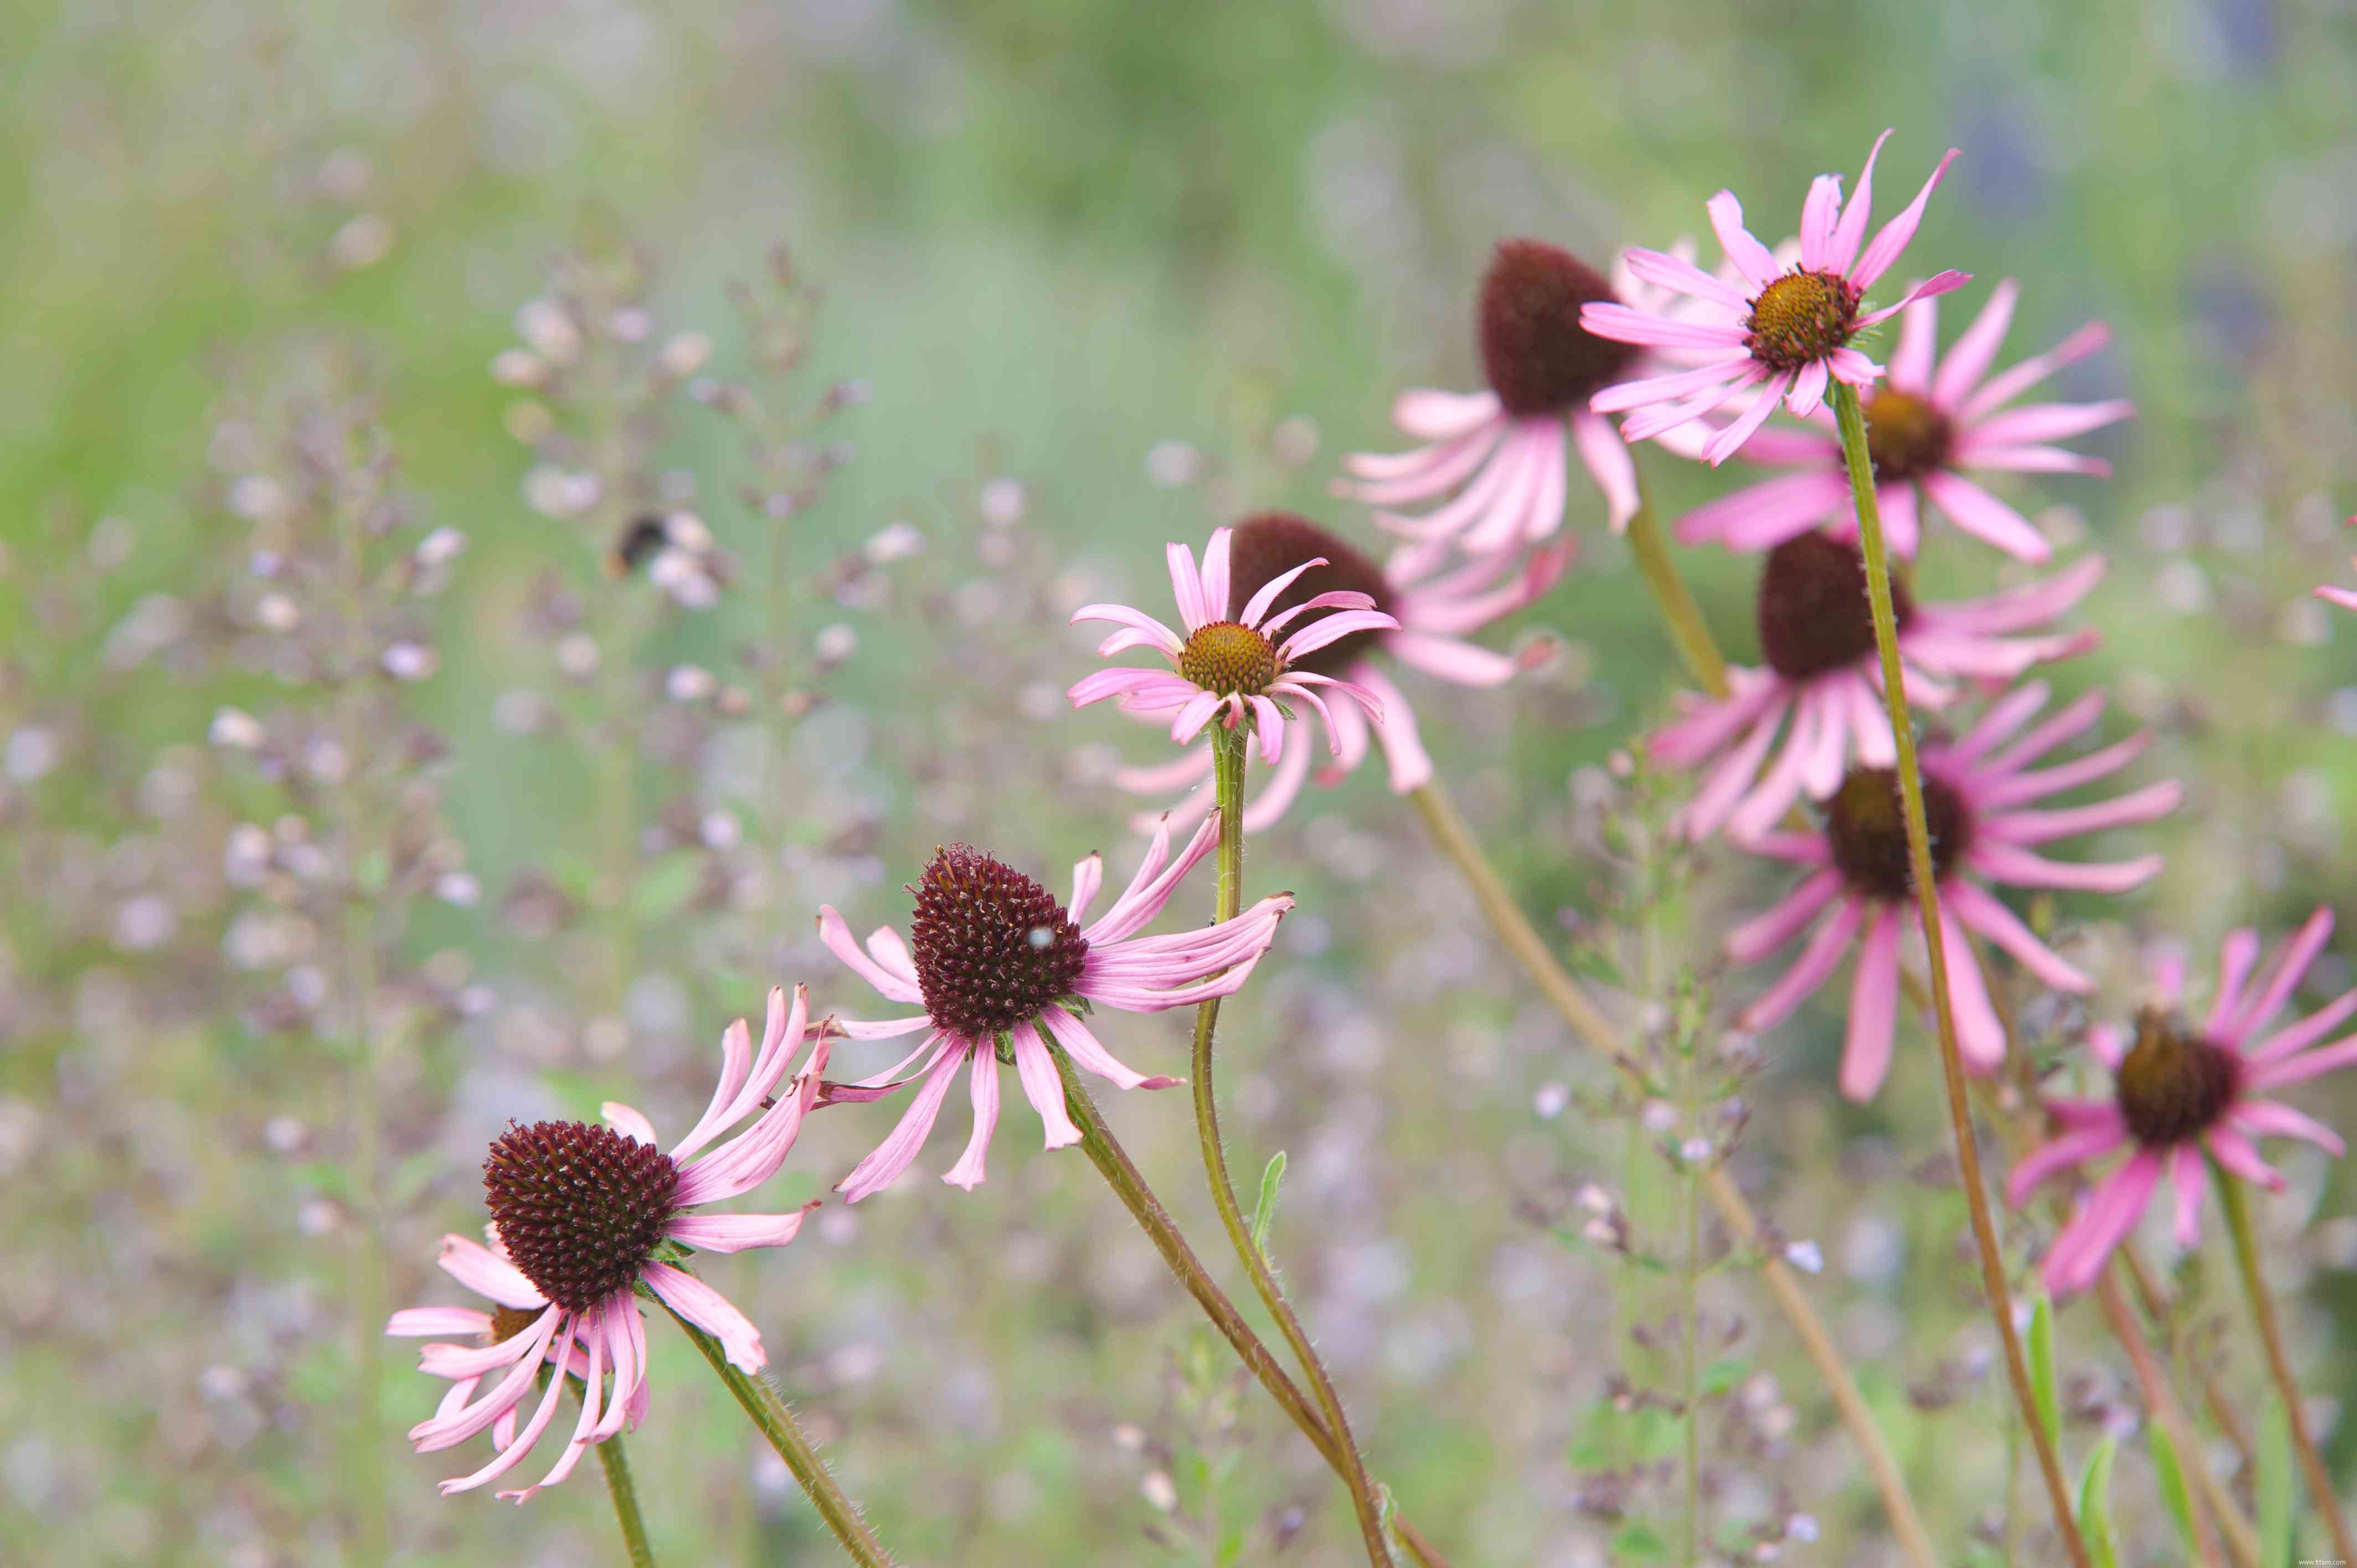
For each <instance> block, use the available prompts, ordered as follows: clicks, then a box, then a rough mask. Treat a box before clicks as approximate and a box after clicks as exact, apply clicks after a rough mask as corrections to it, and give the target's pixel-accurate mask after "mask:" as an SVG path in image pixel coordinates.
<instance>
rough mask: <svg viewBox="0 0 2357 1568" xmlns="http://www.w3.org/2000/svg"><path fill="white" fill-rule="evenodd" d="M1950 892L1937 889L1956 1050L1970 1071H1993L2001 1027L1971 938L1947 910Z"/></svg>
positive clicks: (2001, 1055)
mask: <svg viewBox="0 0 2357 1568" xmlns="http://www.w3.org/2000/svg"><path fill="white" fill-rule="evenodd" d="M1952 892H1953V888H1952V887H1950V886H1942V887H1941V889H1940V899H1939V905H1940V936H1941V942H1940V947H1941V951H1942V953H1943V956H1944V957H1945V958H1946V959H1947V966H1946V967H1947V972H1948V1007H1949V1011H1950V1012H1951V1013H1953V1015H1954V1016H1955V1020H1956V1050H1957V1052H1958V1054H1959V1055H1961V1056H1962V1057H1963V1058H1964V1066H1965V1067H1967V1068H1969V1069H1972V1070H1973V1071H1975V1072H1984V1073H1985V1072H1994V1071H1996V1068H1997V1064H1999V1063H2000V1062H2002V1061H2004V1060H2005V1026H2004V1025H2003V1024H2002V1023H2000V1022H1999V1021H1998V1020H1997V1015H1996V1006H1995V1005H1994V1004H1991V1003H1990V1001H1989V993H1988V987H1987V985H1986V984H1985V983H1983V982H1982V980H1981V965H1980V961H1979V960H1978V959H1977V958H1975V956H1974V955H1973V944H1972V939H1971V938H1970V937H1968V936H1967V935H1965V933H1964V922H1963V920H1961V919H1960V918H1957V916H1956V914H1955V911H1954V910H1953V908H1951V907H1950V905H1951V894H1952Z"/></svg>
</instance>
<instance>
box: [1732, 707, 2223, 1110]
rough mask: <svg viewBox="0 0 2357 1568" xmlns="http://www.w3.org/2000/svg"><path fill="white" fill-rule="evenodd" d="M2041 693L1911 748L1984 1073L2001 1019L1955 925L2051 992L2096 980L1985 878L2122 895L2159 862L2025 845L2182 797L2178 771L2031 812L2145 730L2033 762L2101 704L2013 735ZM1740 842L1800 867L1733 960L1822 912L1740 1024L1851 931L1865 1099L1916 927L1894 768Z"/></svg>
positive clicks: (1856, 1047) (1848, 1078)
mask: <svg viewBox="0 0 2357 1568" xmlns="http://www.w3.org/2000/svg"><path fill="white" fill-rule="evenodd" d="M2046 696H2047V691H2046V688H2045V686H2044V685H2042V684H2040V683H2037V682H2032V683H2031V684H2029V685H2027V686H2024V687H2021V688H2020V689H2019V690H2018V691H2015V692H2013V693H2009V694H2008V695H2007V696H2006V697H2005V698H2004V699H2003V700H2002V701H2000V702H1998V703H1995V704H1993V705H1992V706H1991V707H1990V709H1989V711H1988V713H1987V714H1986V715H1985V716H1984V717H1983V718H1982V719H1981V721H1980V723H1979V724H1977V725H1974V726H1973V728H1972V730H1971V731H1970V732H1969V733H1968V734H1966V735H1965V736H1964V739H1963V740H1961V741H1955V742H1949V743H1930V744H1927V745H1926V746H1924V747H1923V749H1922V752H1921V764H1922V771H1923V815H1924V820H1925V825H1926V826H1927V827H1928V828H1929V829H1930V831H1931V838H1932V876H1933V879H1934V884H1935V886H1934V891H1935V892H1936V893H1937V895H1938V899H1939V908H1940V921H1941V931H1942V935H1943V939H1944V942H1945V952H1946V954H1947V970H1948V988H1949V992H1950V994H1951V997H1952V999H1953V1003H1954V1007H1955V1016H1956V1043H1957V1046H1958V1047H1959V1048H1960V1049H1961V1050H1962V1052H1963V1054H1964V1060H1965V1061H1966V1063H1968V1064H1969V1065H1971V1066H1972V1067H1973V1068H1975V1069H1977V1070H1981V1071H1986V1070H1988V1069H1991V1068H1994V1067H1995V1066H1996V1063H1997V1062H1998V1061H1999V1060H2000V1059H2001V1058H2003V1057H2004V1055H2005V1030H2004V1027H2003V1026H2002V1025H2000V1024H1999V1023H1998V1021H1997V1017H1996V1011H1995V1010H1994V1009H1993V1008H1992V1006H1991V1005H1990V1003H1989V997H1988V992H1987V989H1986V987H1985V986H1984V985H1983V984H1982V982H1981V971H1980V965H1979V962H1978V961H1976V960H1975V957H1974V955H1973V950H1972V946H1971V943H1970V942H1969V940H1967V938H1966V935H1965V933H1966V932H1968V931H1969V932H1973V933H1976V934H1978V935H1980V936H1982V937H1986V939H1987V940H1989V941H1990V942H1992V943H1994V944H1995V945H1996V946H1997V947H2000V948H2002V949H2004V950H2006V951H2007V953H2008V954H2010V955H2011V956H2012V957H2013V959H2014V960H2015V961H2016V962H2018V963H2019V964H2020V965H2021V966H2022V967H2023V968H2024V969H2027V970H2029V972H2031V973H2033V974H2035V975H2036V976H2037V977H2038V978H2039V979H2040V980H2042V981H2044V982H2045V983H2047V984H2049V985H2050V986H2053V987H2054V988H2055V989H2056V990H2059V991H2068V992H2072V993H2082V994H2083V993H2086V992H2088V991H2090V990H2093V983H2092V982H2091V981H2089V980H2088V979H2087V977H2086V976H2085V975H2083V974H2082V973H2080V972H2079V971H2078V970H2076V969H2074V968H2072V966H2071V965H2070V964H2069V963H2066V962H2065V961H2063V960H2062V959H2061V957H2060V956H2058V955H2057V954H2056V953H2055V952H2054V951H2053V950H2051V949H2050V948H2048V947H2047V946H2046V945H2045V944H2044V943H2043V942H2040V940H2038V938H2037V937H2036V936H2034V935H2033V934H2031V932H2030V929H2029V927H2027V926H2025V925H2023V924H2022V923H2021V921H2020V920H2019V919H2018V918H2016V917H2015V915H2014V914H2013V912H2012V911H2011V910H2009V909H2007V908H2006V907H2005V905H2004V904H2002V903H2000V902H1999V901H1998V900H1997V899H1996V897H1995V896H1994V895H1992V894H1991V893H1990V892H1989V891H1988V889H1987V887H1986V886H1983V884H1984V883H1999V884H2009V885H2011V886H2016V887H2066V888H2078V889H2083V890H2087V891H2092V892H2102V893H2122V892H2126V891H2127V890H2128V889H2129V888H2132V887H2135V886H2137V885H2139V884H2141V883H2143V882H2145V881H2146V880H2147V879H2148V878H2150V877H2151V876H2153V875H2155V874H2156V873H2158V871H2159V870H2160V857H2159V856H2158V855H2146V856H2144V857H2142V858H2141V859H2137V860H2132V861H2126V862H2121V863H2117V864H2114V865H2069V864H2065V863H2062V862H2060V861H2052V860H2048V859H2046V858H2045V857H2044V856H2042V855H2040V854H2037V853H2036V852H2035V847H2034V846H2036V845H2039V844H2043V843H2051V842H2052V841H2054V840H2056V839H2060V838H2067V837H2071V836H2072V835H2075V834H2078V833H2086V832H2097V831H2100V830H2102V829H2104V828H2112V827H2119V826H2123V825H2126V824H2128V823H2132V822H2150V821H2152V820H2153V819H2155V818H2157V817H2160V816H2163V815H2166V814H2167V813H2168V812H2169V811H2174V810H2176V809H2177V804H2178V801H2179V800H2180V799H2181V797H2182V791H2181V790H2180V789H2179V788H2178V786H2177V785H2176V784H2175V783H2174V782H2163V783H2159V784H2154V785H2149V786H2147V787H2146V788H2144V789H2137V790H2134V791H2132V792H2130V793H2128V794H2126V795H2121V796H2118V797H2116V798H2115V799H2113V800H2104V801H2100V802H2098V803H2096V804H2094V805H2089V806H2072V807H2064V808H2061V809H2059V810H2041V809H2031V802H2033V801H2037V800H2044V799H2045V798H2046V797H2048V796H2050V795H2055V794H2060V793H2061V792H2062V791H2063V790H2066V789H2076V788H2077V787H2079V786H2080V785H2083V784H2086V783H2089V782H2091V781H2092V780H2093V779H2101V778H2103V777H2104V776H2105V775H2107V774H2110V773H2113V772H2115V771H2117V770H2118V769H2119V768H2122V767H2124V766H2126V764H2127V762H2128V761H2129V760H2130V759H2132V758H2133V757H2136V755H2137V754H2138V753H2139V752H2141V751H2143V750H2144V748H2145V747H2146V746H2148V745H2150V744H2151V740H2152V736H2151V735H2150V734H2149V733H2148V732H2147V733H2146V734H2142V735H2137V736H2131V737H2129V738H2128V739H2126V740H2124V741H2120V742H2117V743H2116V744H2115V745H2112V746H2104V747H2103V748H2102V749H2101V750H2097V751H2091V752H2088V753H2087V754H2085V755H2084V756H2083V757H2075V758H2072V760H2070V761H2067V762H2061V763H2057V764H2054V765H2053V766H2051V767H2048V768H2036V769H2033V768H2031V767H2030V765H2031V764H2032V763H2034V762H2037V761H2038V760H2039V759H2040V758H2041V757H2045V756H2046V755H2047V754H2048V753H2049V752H2051V751H2052V750H2053V749H2054V748H2055V747H2056V746H2061V745H2062V744H2063V743H2064V742H2065V741H2068V740H2071V739H2072V738H2074V737H2076V736H2080V735H2083V734H2084V733H2085V732H2086V731H2087V730H2088V729H2090V728H2092V727H2093V725H2094V723H2095V721H2096V720H2097V719H2098V718H2099V717H2100V716H2101V715H2102V714H2103V707H2104V703H2103V697H2102V694H2101V693H2091V694H2090V695H2088V696H2086V697H2083V698H2081V699H2080V700H2079V701H2077V702H2075V703H2072V704H2071V705H2070V706H2068V707H2066V708H2064V709H2062V710H2061V712H2060V713H2058V714H2055V715H2054V716H2053V717H2051V718H2050V719H2048V720H2046V721H2045V722H2044V723H2042V724H2040V725H2038V726H2036V727H2035V728H2033V729H2031V730H2030V731H2029V733H2028V734H2026V735H2023V736H2021V737H2020V738H2019V739H2018V740H2017V739H2014V738H2013V737H2014V736H2015V734H2016V732H2017V731H2018V730H2020V729H2021V727H2022V725H2025V724H2028V723H2029V720H2030V718H2031V717H2032V716H2033V715H2035V714H2037V712H2038V711H2039V709H2040V708H2041V707H2043V706H2044V705H2045V703H2046ZM2008 741H2010V742H2011V743H2012V744H2010V745H2007V742H2008ZM1749 847H1751V848H1753V849H1755V850H1756V851H1758V853H1760V854H1765V855H1768V856H1770V857H1772V858H1774V859H1777V860H1784V861H1790V862H1792V863H1794V864H1796V865H1805V866H1809V867H1811V868H1812V870H1811V871H1810V874H1809V875H1808V876H1807V878H1806V879H1805V880H1803V882H1802V883H1801V885H1800V886H1798V887H1796V888H1794V889H1793V890H1792V893H1791V894H1790V895H1789V896H1788V897H1786V898H1785V899H1784V901H1783V902H1782V903H1781V904H1779V905H1777V906H1776V907H1775V908H1771V909H1770V910H1768V911H1767V912H1766V913H1765V914H1762V915H1760V916H1759V917H1757V918H1753V919H1751V920H1749V921H1747V922H1745V923H1744V924H1743V925H1741V926H1739V927H1738V928H1737V929H1735V930H1734V931H1732V932H1730V933H1729V934H1728V936H1727V956H1728V957H1729V958H1730V959H1732V960H1733V961H1735V962H1737V963H1738V964H1751V963H1757V962H1759V961H1760V960H1762V959H1764V958H1766V957H1767V956H1768V955H1769V954H1770V953H1772V952H1774V951H1776V950H1778V949H1779V948H1781V947H1783V946H1784V945H1785V944H1786V943H1787V942H1790V941H1791V940H1792V939H1793V938H1794V937H1796V936H1798V935H1800V933H1801V932H1802V930H1803V929H1805V928H1806V927H1808V926H1809V925H1810V923H1811V922H1813V921H1816V920H1817V919H1818V917H1819V916H1820V915H1823V916H1824V919H1823V921H1822V922H1821V923H1819V924H1818V925H1817V928H1816V930H1815V932H1814V933H1813V935H1812V936H1811V937H1810V938H1809V940H1808V942H1807V944H1806V945H1805V946H1804V947H1803V949H1802V951H1801V956H1800V957H1799V959H1798V960H1796V961H1794V962H1793V964H1792V968H1791V969H1789V970H1787V971H1785V972H1784V974H1783V975H1782V976H1781V978H1779V979H1778V980H1777V981H1776V982H1775V983H1774V984H1772V985H1770V987H1769V988H1768V989H1767V990H1766V991H1764V992H1762V993H1760V996H1759V997H1758V999H1757V1000H1755V1001H1753V1002H1752V1003H1751V1004H1750V1005H1749V1007H1747V1008H1745V1009H1744V1010H1743V1013H1742V1014H1741V1015H1740V1017H1739V1018H1738V1025H1739V1026H1740V1027H1742V1028H1744V1029H1747V1030H1760V1029H1767V1028H1771V1027H1773V1026H1775V1025H1777V1024H1780V1023H1781V1022H1782V1021H1783V1020H1784V1019H1786V1018H1787V1017H1789V1016H1791V1015H1792V1011H1793V1009H1794V1008H1796V1007H1798V1006H1799V1005H1800V1004H1802V1003H1803V1002H1804V1001H1806V1000H1807V999H1808V998H1809V997H1810V996H1811V995H1812V994H1813V993H1815V992H1816V991H1817V990H1818V989H1819V988H1820V987H1822V986H1823V985H1824V983H1825V982H1826V981H1827V980H1828V979H1830V978H1831V977H1832V975H1833V972H1834V970H1835V967H1836V966H1837V965H1838V964H1839V963H1840V962H1841V960H1842V955H1843V954H1844V953H1845V952H1846V951H1847V950H1849V948H1850V947H1851V945H1852V944H1853V943H1854V942H1855V943H1856V944H1857V949H1858V955H1857V975H1856V977H1855V978H1854V979H1853V981H1852V983H1851V987H1850V998H1849V1026H1848V1039H1847V1043H1846V1048H1845V1050H1844V1052H1843V1055H1842V1069H1841V1090H1842V1092H1843V1093H1844V1094H1846V1095H1847V1096H1849V1097H1850V1098H1851V1099H1853V1100H1868V1099H1871V1098H1873V1096H1874V1093H1875V1091H1876V1090H1878V1089H1879V1088H1880V1087H1881V1085H1882V1079H1883V1076H1884V1074H1885V1073H1887V1072H1888V1071H1889V1067H1890V1050H1891V1041H1892V1030H1893V1026H1894V1024H1895V1021H1896V1018H1897V1015H1898V1004H1899V950H1900V940H1901V938H1902V937H1904V936H1906V935H1908V934H1910V933H1920V932H1921V929H1922V921H1921V913H1920V911H1919V909H1918V908H1917V904H1916V897H1915V879H1914V875H1913V872H1912V867H1911V866H1910V863H1909V858H1908V853H1907V832H1906V824H1905V821H1904V819H1903V818H1902V817H1901V815H1900V794H1899V782H1898V775H1897V773H1896V772H1894V771H1893V770H1892V769H1890V768H1851V769H1850V770H1849V771H1848V772H1847V773H1846V774H1845V775H1844V776H1843V778H1842V780H1841V783H1840V787H1839V788H1838V789H1835V790H1834V791H1833V794H1832V798H1831V799H1830V800H1827V801H1826V803H1825V814H1824V826H1823V827H1822V828H1820V829H1817V830H1815V831H1813V832H1781V833H1775V834H1770V835H1768V836H1765V837H1763V838H1761V839H1760V840H1759V841H1758V842H1757V843H1753V844H1752V845H1750V846H1749ZM1828 910H1830V911H1831V912H1830V913H1827V911H1828Z"/></svg>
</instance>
